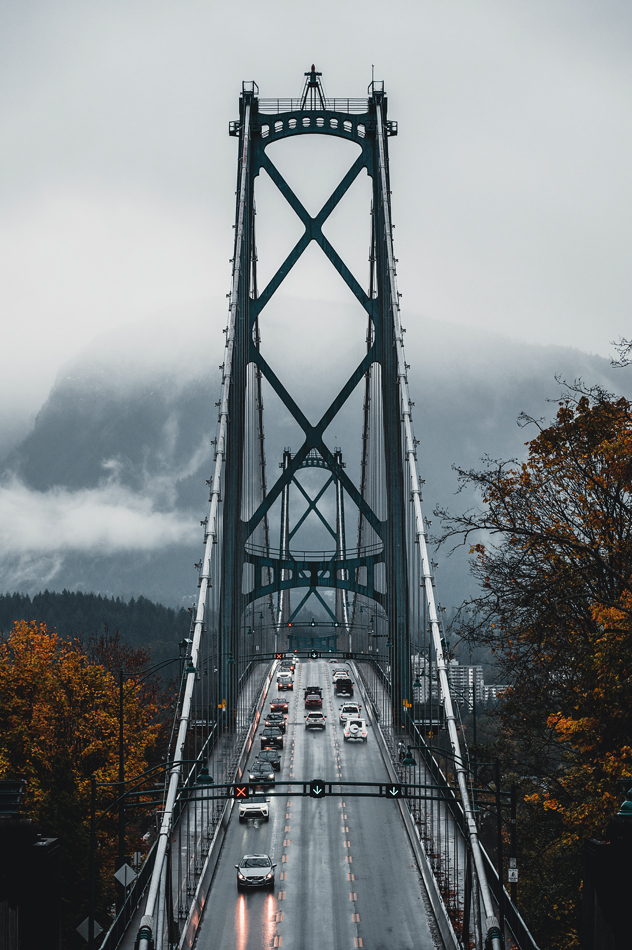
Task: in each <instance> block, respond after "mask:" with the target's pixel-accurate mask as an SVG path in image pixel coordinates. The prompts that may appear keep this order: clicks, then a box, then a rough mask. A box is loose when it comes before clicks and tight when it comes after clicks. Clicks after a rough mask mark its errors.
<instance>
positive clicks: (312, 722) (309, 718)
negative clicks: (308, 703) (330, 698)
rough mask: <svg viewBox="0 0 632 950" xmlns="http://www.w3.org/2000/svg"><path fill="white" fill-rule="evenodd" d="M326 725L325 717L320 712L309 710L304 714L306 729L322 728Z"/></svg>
mask: <svg viewBox="0 0 632 950" xmlns="http://www.w3.org/2000/svg"><path fill="white" fill-rule="evenodd" d="M326 725H327V718H326V716H323V714H322V713H321V712H310V713H307V715H306V716H305V728H306V729H324V728H325V727H326Z"/></svg>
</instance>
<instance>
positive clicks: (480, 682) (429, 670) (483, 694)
mask: <svg viewBox="0 0 632 950" xmlns="http://www.w3.org/2000/svg"><path fill="white" fill-rule="evenodd" d="M411 669H412V675H413V702H414V703H420V704H428V703H430V702H433V703H434V702H436V703H439V702H440V689H439V679H438V676H437V666H436V663H433V662H429V661H428V658H427V656H424V655H423V654H421V653H415V654H413V655H412V656H411ZM448 679H449V681H450V686H451V688H452V695H453V697H454V699H456V702H457V703H458V705H459V706H463V707H465V708H466V710H467V711H468V712H472V711H473V709H474V705H475V704H476V706H477V707H478V708H479V709H480V708H482V707H483V706H486V705H493V703H494V702H495V701H496V700H497V699H498V698H499V697H500V696H502V694H503V692H504V691H505V690H506V689H507V686H486V685H485V677H484V674H483V667H482V666H475V665H470V664H461V663H459V661H458V660H450V662H449V663H448Z"/></svg>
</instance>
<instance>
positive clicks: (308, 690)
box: [303, 686, 323, 696]
mask: <svg viewBox="0 0 632 950" xmlns="http://www.w3.org/2000/svg"><path fill="white" fill-rule="evenodd" d="M303 693H304V695H305V696H306V695H307V694H308V693H318V694H319V695H320V696H322V695H323V688H322V686H306V687H305V689H304V690H303Z"/></svg>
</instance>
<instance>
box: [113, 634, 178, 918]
mask: <svg viewBox="0 0 632 950" xmlns="http://www.w3.org/2000/svg"><path fill="white" fill-rule="evenodd" d="M191 642H192V641H191V640H183V641H182V642H181V643H180V644H179V646H180V650H181V653H180V655H179V656H173V657H170V658H169V659H168V660H162V662H161V663H156V664H154V666H150V667H149V669H148V670H142V671H141V672H140V673H136V672H134V671H133V670H124V669H123V668H122V667H121V668H120V669H119V762H118V780H119V785H120V788H121V792H122V791H123V785H124V784H125V745H124V742H123V699H124V695H125V694H124V691H123V682H124V677H126V676H134V677H136V679H135V682H134V683H133V684H132V686H131V687H130V689H129V690H128V692H131V689H132V688H133V686H137V685H138V684H139V683H141V682H142V681H143V680H144V679H146V678H147V677H148V676H150V675H151V674H152V673H156V672H157V671H158V670H161V669H162V668H163V667H165V666H169V665H170V664H171V663H177V662H179V661H180V660H181V659H182V649H183V645H184V648H186V645H187V644H188V643H191ZM123 864H125V806H124V804H123V800H122V799H121V803H120V805H119V815H118V855H117V862H116V870H117V871H118V869H119V868H120V867H122V866H123ZM119 897H120V898H121V902H122V899H123V895H122V894H121V891H119Z"/></svg>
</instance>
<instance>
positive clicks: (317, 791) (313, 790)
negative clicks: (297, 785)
mask: <svg viewBox="0 0 632 950" xmlns="http://www.w3.org/2000/svg"><path fill="white" fill-rule="evenodd" d="M309 794H310V797H311V798H324V797H325V783H324V782H323V781H322V779H319V778H313V779H312V780H311V782H310V783H309Z"/></svg>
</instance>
